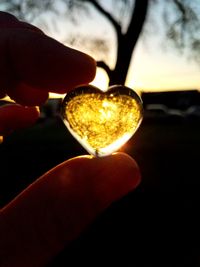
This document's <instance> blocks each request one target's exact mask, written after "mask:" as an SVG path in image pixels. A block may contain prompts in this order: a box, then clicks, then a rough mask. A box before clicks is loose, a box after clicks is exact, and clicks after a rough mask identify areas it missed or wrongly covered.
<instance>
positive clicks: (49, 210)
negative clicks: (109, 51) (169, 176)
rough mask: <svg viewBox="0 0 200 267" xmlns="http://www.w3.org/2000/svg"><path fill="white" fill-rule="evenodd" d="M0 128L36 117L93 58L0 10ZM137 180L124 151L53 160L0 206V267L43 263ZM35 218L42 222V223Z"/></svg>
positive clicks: (86, 73) (82, 75)
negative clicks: (5, 100) (7, 101)
mask: <svg viewBox="0 0 200 267" xmlns="http://www.w3.org/2000/svg"><path fill="white" fill-rule="evenodd" d="M0 30H1V35H0V58H1V60H0V73H3V74H4V75H1V76H0V97H3V96H5V95H6V94H7V95H9V96H10V97H11V98H12V99H13V100H15V102H17V104H12V105H7V106H3V107H1V108H0V134H1V135H6V134H8V133H10V132H12V131H14V130H16V129H19V128H24V127H28V126H30V125H32V124H33V123H35V122H36V121H37V119H38V117H39V111H38V109H37V108H36V107H35V106H36V105H41V104H42V103H44V102H45V101H46V99H47V97H48V92H49V91H53V92H57V93H64V92H68V91H70V90H71V89H72V88H74V87H75V86H78V85H82V84H87V83H89V82H90V81H91V80H92V79H93V78H94V76H95V71H96V64H95V61H94V60H93V59H92V58H91V57H89V56H88V55H86V54H83V53H81V52H79V51H76V50H73V49H71V48H68V47H66V46H64V45H62V44H60V43H59V42H57V41H55V40H53V39H51V38H50V37H48V36H46V35H45V34H44V33H42V32H41V30H39V29H37V28H35V27H34V26H32V25H29V24H27V23H24V22H21V21H18V20H17V19H16V18H15V17H13V16H12V15H10V14H7V13H3V12H0ZM139 182H140V171H139V169H138V166H137V164H136V162H135V161H134V160H133V159H132V158H131V157H129V156H128V155H126V154H124V153H115V154H113V155H111V156H108V157H105V158H93V157H91V156H81V157H77V158H73V159H70V160H68V161H65V162H63V163H61V164H60V165H58V166H56V167H55V168H53V169H52V170H50V171H49V172H47V173H45V174H44V175H43V176H42V177H40V178H38V179H37V180H36V181H35V182H34V183H33V184H31V185H30V186H29V187H28V188H27V189H26V190H24V191H23V192H21V193H20V194H19V195H18V196H17V197H16V198H15V199H13V200H12V201H11V202H10V203H9V204H8V205H7V206H5V207H4V208H3V209H2V210H1V213H0V236H1V238H0V266H2V267H8V266H9V267H12V266H15V267H18V266H20V267H25V266H26V267H27V266H29V267H36V266H37V267H40V266H46V264H47V263H48V262H50V261H51V259H52V258H53V257H55V255H56V254H57V253H58V252H59V251H61V250H62V249H63V248H64V247H65V246H66V245H67V244H69V243H70V242H71V241H72V240H74V239H76V238H77V237H78V236H79V235H80V233H81V232H82V231H84V229H85V228H86V227H88V225H90V224H91V223H92V222H93V221H94V220H95V218H96V217H97V216H98V215H99V214H100V213H101V212H102V211H103V210H104V209H105V208H107V207H108V206H109V205H110V204H111V203H112V202H114V201H116V200H118V199H120V198H121V197H122V196H124V195H126V194H127V193H128V192H130V191H132V190H133V189H134V188H135V187H136V186H137V185H138V184H139ZM41 221H42V223H41Z"/></svg>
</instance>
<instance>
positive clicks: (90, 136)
mask: <svg viewBox="0 0 200 267" xmlns="http://www.w3.org/2000/svg"><path fill="white" fill-rule="evenodd" d="M142 110H143V108H142V101H141V99H140V97H139V96H138V95H137V94H136V93H135V92H134V91H133V90H132V89H130V88H128V87H125V86H120V85H115V86H112V87H110V88H109V90H108V91H106V92H102V91H101V90H99V89H98V88H96V87H94V86H92V85H87V86H81V87H78V88H76V89H74V90H73V91H71V92H69V93H68V94H67V95H66V97H65V98H64V100H63V104H62V117H63V121H64V123H65V125H66V127H67V128H68V130H69V131H70V133H71V134H72V135H73V136H74V137H75V138H76V139H77V141H79V143H80V144H81V145H82V146H83V147H84V148H85V149H86V150H87V151H88V152H89V153H90V154H92V155H94V156H98V157H102V156H107V155H110V154H112V153H113V152H115V151H117V150H118V149H119V148H120V147H121V146H122V145H124V144H125V143H126V142H127V141H128V140H129V139H130V138H131V137H132V136H133V134H134V133H135V131H136V130H137V129H138V127H139V125H140V123H141V121H142V113H143V112H142Z"/></svg>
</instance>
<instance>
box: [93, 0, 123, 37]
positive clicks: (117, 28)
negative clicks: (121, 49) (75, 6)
mask: <svg viewBox="0 0 200 267" xmlns="http://www.w3.org/2000/svg"><path fill="white" fill-rule="evenodd" d="M88 2H89V3H91V4H92V5H93V6H94V7H95V8H96V9H97V10H98V11H99V12H100V13H102V14H103V15H104V16H105V17H106V18H107V19H108V20H109V21H110V22H111V23H112V25H113V27H114V28H115V30H116V32H117V34H119V33H121V26H120V25H119V23H118V22H117V21H116V20H115V19H114V18H113V16H112V15H111V14H110V13H109V12H107V11H106V10H105V9H104V8H103V7H102V6H101V5H100V4H99V3H98V2H97V1H96V0H89V1H88Z"/></svg>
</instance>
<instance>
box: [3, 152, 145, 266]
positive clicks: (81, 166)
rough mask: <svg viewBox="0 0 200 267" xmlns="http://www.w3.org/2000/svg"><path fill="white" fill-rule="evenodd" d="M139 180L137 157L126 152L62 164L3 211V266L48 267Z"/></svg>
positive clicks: (79, 158)
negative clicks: (60, 252) (48, 264)
mask: <svg viewBox="0 0 200 267" xmlns="http://www.w3.org/2000/svg"><path fill="white" fill-rule="evenodd" d="M139 181H140V172H139V169H138V167H137V165H136V163H135V161H134V160H133V159H132V158H131V157H129V156H128V155H126V154H123V153H116V154H113V155H111V156H108V157H105V158H92V157H89V156H85V157H78V158H74V159H71V160H69V161H66V162H64V163H62V164H61V165H58V166H57V167H55V168H54V169H52V170H51V171H49V172H48V173H46V174H45V175H44V176H42V177H41V178H40V179H38V180H37V181H36V182H35V183H33V184H32V185H31V186H29V187H28V188H27V189H26V190H25V191H24V192H22V193H21V194H20V195H19V196H18V197H17V198H16V199H14V200H13V201H12V202H11V203H10V204H9V205H8V206H7V207H5V208H4V209H3V210H2V215H1V222H0V236H1V240H0V258H1V259H3V265H2V266H4V267H6V266H15V267H18V266H20V267H25V266H29V267H35V266H37V267H39V266H45V265H46V264H47V263H48V262H49V261H51V259H52V258H53V257H55V256H56V254H57V253H58V252H59V251H60V250H62V249H63V248H64V246H65V245H66V244H68V243H69V242H70V241H71V240H73V239H75V238H77V237H78V235H79V234H80V233H81V232H82V231H83V230H84V229H85V228H86V227H87V226H88V225H89V224H90V223H91V222H92V221H93V220H94V219H95V217H96V216H97V215H98V214H99V213H100V212H102V211H103V210H104V209H105V208H106V207H108V206H109V205H110V204H111V203H112V202H113V201H116V200H117V199H119V198H121V197H122V196H124V195H125V194H127V193H128V192H129V191H131V190H133V189H134V188H135V187H136V186H137V185H138V183H139Z"/></svg>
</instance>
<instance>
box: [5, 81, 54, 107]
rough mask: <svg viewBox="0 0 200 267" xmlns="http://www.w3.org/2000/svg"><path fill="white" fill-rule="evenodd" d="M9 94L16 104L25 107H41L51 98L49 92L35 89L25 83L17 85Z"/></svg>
mask: <svg viewBox="0 0 200 267" xmlns="http://www.w3.org/2000/svg"><path fill="white" fill-rule="evenodd" d="M7 94H8V96H9V97H10V98H11V99H12V100H14V101H15V102H16V103H18V104H20V105H24V106H41V105H42V104H44V103H45V102H46V101H47V99H48V97H49V94H48V92H47V91H45V90H40V89H37V88H34V87H32V86H30V85H28V84H26V83H23V82H19V83H17V84H16V85H15V87H14V88H12V89H10V90H8V92H7Z"/></svg>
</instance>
